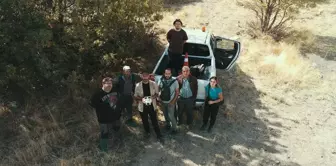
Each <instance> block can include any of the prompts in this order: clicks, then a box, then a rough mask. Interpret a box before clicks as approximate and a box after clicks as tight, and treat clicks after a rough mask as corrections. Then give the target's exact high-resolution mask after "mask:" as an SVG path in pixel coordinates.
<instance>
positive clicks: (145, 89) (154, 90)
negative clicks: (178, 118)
mask: <svg viewBox="0 0 336 166" xmlns="http://www.w3.org/2000/svg"><path fill="white" fill-rule="evenodd" d="M149 77H150V75H149V74H148V73H147V72H143V73H142V81H141V82H139V83H137V85H136V87H135V93H134V98H135V99H136V100H137V101H138V109H139V112H140V116H141V119H142V124H143V127H144V129H145V132H146V133H145V136H146V137H150V129H149V122H148V116H149V117H150V118H151V121H152V125H153V128H154V131H155V133H156V136H157V138H158V140H159V141H160V142H162V143H163V137H162V135H161V132H160V128H159V123H158V120H157V115H156V108H157V103H156V99H157V97H158V94H159V88H158V86H157V84H156V83H155V82H154V81H151V80H149Z"/></svg>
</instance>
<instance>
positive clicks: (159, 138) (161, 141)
mask: <svg viewBox="0 0 336 166" xmlns="http://www.w3.org/2000/svg"><path fill="white" fill-rule="evenodd" d="M157 139H158V141H159V142H160V143H161V144H164V143H165V140H164V139H163V137H162V136H160V137H158V138H157Z"/></svg>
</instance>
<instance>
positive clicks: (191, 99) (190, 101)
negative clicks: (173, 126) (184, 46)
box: [177, 66, 198, 129]
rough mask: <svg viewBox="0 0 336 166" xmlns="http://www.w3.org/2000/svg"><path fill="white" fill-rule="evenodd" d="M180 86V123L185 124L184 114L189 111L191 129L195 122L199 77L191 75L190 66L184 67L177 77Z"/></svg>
mask: <svg viewBox="0 0 336 166" xmlns="http://www.w3.org/2000/svg"><path fill="white" fill-rule="evenodd" d="M177 81H178V83H179V88H180V93H179V94H180V98H179V100H178V102H177V104H178V113H179V124H183V114H184V112H186V113H187V125H188V127H189V129H191V127H192V122H193V109H194V106H195V101H196V97H197V91H198V82H197V78H196V77H194V76H192V75H190V68H189V67H188V66H183V67H182V75H180V76H178V77H177Z"/></svg>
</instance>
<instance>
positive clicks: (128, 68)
mask: <svg viewBox="0 0 336 166" xmlns="http://www.w3.org/2000/svg"><path fill="white" fill-rule="evenodd" d="M123 70H131V67H129V66H124V67H123Z"/></svg>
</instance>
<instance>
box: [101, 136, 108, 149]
mask: <svg viewBox="0 0 336 166" xmlns="http://www.w3.org/2000/svg"><path fill="white" fill-rule="evenodd" d="M107 142H108V139H100V140H99V149H100V150H101V151H103V152H107Z"/></svg>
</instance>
